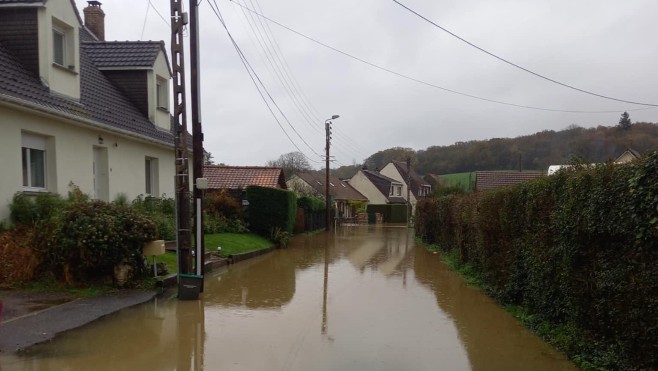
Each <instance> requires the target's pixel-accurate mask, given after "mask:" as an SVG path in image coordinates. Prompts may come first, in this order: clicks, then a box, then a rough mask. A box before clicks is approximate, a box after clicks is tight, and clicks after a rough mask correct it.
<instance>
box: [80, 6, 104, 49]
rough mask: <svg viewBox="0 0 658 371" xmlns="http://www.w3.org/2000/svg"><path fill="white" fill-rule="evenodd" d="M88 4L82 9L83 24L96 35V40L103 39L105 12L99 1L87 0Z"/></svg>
mask: <svg viewBox="0 0 658 371" xmlns="http://www.w3.org/2000/svg"><path fill="white" fill-rule="evenodd" d="M87 3H88V4H89V6H87V7H86V8H84V9H83V12H84V14H85V26H86V27H87V28H88V29H89V30H90V31H91V32H93V33H94V35H96V37H97V38H98V40H100V41H105V12H103V9H101V2H100V1H87Z"/></svg>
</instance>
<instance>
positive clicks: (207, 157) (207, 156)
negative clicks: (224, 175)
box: [203, 150, 215, 165]
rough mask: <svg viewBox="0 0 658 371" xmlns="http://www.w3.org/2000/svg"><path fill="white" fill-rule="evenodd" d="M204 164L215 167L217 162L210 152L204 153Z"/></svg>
mask: <svg viewBox="0 0 658 371" xmlns="http://www.w3.org/2000/svg"><path fill="white" fill-rule="evenodd" d="M203 164H204V165H214V164H215V161H213V159H212V153H210V152H208V151H205V150H204V151H203Z"/></svg>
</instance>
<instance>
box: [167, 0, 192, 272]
mask: <svg viewBox="0 0 658 371" xmlns="http://www.w3.org/2000/svg"><path fill="white" fill-rule="evenodd" d="M181 1H182V0H171V64H172V70H173V75H174V76H173V80H174V81H173V83H174V89H173V90H174V144H175V147H176V149H175V157H176V158H175V161H176V211H177V212H176V229H177V231H176V242H177V243H176V247H177V249H176V251H177V254H178V272H179V274H181V273H182V274H188V273H190V271H191V270H192V260H191V259H190V257H191V255H190V246H191V242H192V241H191V234H190V172H189V151H188V146H187V143H188V141H187V140H188V138H187V117H186V111H185V104H186V101H185V63H184V55H185V50H184V46H183V26H184V25H185V23H186V22H185V18H186V17H185V16H184V14H183V8H182V4H181ZM179 284H180V279H179Z"/></svg>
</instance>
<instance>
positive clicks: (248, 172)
mask: <svg viewBox="0 0 658 371" xmlns="http://www.w3.org/2000/svg"><path fill="white" fill-rule="evenodd" d="M203 176H204V177H205V178H207V179H208V188H210V189H243V188H246V187H248V186H260V187H271V188H283V189H287V188H288V187H287V186H286V179H285V177H284V175H283V169H282V168H280V167H264V166H224V165H205V166H204V167H203Z"/></svg>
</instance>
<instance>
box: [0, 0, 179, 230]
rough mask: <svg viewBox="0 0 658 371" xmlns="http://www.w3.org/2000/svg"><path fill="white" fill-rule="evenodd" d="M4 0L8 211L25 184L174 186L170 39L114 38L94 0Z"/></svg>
mask: <svg viewBox="0 0 658 371" xmlns="http://www.w3.org/2000/svg"><path fill="white" fill-rule="evenodd" d="M88 3H89V6H88V7H87V8H85V9H84V15H85V21H84V24H83V21H82V19H81V17H80V15H79V13H78V11H77V9H76V6H75V3H74V1H72V0H48V1H35V0H0V129H1V130H2V136H0V153H2V158H3V160H2V162H1V165H0V169H1V170H2V174H3V176H2V177H1V178H0V220H1V219H4V218H6V217H7V216H8V208H7V204H8V202H9V201H10V200H11V198H12V196H13V195H14V194H15V193H17V192H24V193H26V194H38V193H43V192H48V193H59V194H65V193H66V192H67V191H68V190H69V184H71V183H73V184H75V185H76V186H78V187H80V189H81V190H82V191H83V192H85V193H88V194H90V195H91V196H92V197H93V198H95V199H99V200H103V201H110V200H111V199H113V198H114V197H116V195H118V194H125V195H126V196H128V197H129V198H134V197H136V196H138V195H140V194H149V195H158V196H159V195H161V194H163V193H166V194H167V195H171V196H173V193H174V181H173V179H174V174H175V162H174V151H173V149H174V146H173V145H174V137H173V135H172V133H171V115H170V114H169V109H168V105H169V88H168V86H169V81H170V76H171V71H170V68H169V65H168V61H167V56H166V52H165V50H164V44H163V43H162V42H151V41H149V42H142V41H134V42H130V41H124V42H106V41H104V34H105V30H104V16H105V15H104V13H103V11H102V9H101V4H100V2H98V1H89V2H88Z"/></svg>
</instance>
